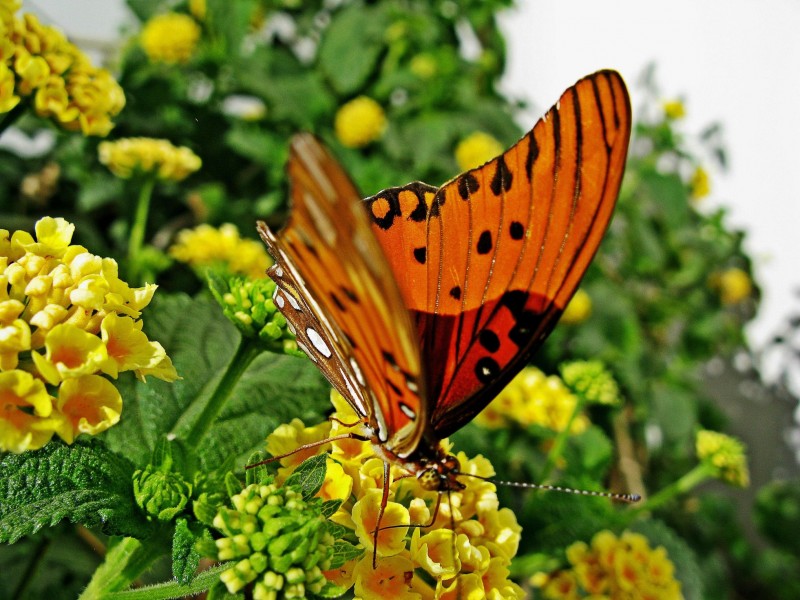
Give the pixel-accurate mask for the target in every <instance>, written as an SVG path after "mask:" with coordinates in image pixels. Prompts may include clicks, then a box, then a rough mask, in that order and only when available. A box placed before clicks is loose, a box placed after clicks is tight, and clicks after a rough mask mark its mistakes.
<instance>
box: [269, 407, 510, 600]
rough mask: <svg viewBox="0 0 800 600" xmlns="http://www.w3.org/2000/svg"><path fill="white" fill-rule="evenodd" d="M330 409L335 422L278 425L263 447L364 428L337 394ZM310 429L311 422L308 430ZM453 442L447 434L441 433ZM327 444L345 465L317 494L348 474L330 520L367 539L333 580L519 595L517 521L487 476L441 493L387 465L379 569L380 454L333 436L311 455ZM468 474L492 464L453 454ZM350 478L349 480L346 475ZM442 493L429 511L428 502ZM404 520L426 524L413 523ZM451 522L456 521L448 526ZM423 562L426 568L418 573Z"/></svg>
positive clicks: (371, 594) (394, 588) (387, 590)
mask: <svg viewBox="0 0 800 600" xmlns="http://www.w3.org/2000/svg"><path fill="white" fill-rule="evenodd" d="M331 399H332V400H333V404H334V407H335V409H336V412H335V413H334V414H333V416H332V421H331V422H332V425H330V424H329V423H328V422H325V423H322V424H320V425H317V426H316V427H312V428H306V427H305V426H304V425H303V423H302V421H299V420H297V419H296V420H294V421H293V422H292V424H291V426H285V425H284V426H281V427H280V428H279V429H278V430H276V432H275V433H274V434H273V435H271V436H270V438H269V439H268V448H269V451H270V452H271V453H272V454H273V456H275V455H280V454H284V453H286V452H290V451H291V450H292V449H293V448H292V446H294V447H295V448H296V447H298V446H299V445H302V443H308V442H309V441H316V440H319V439H325V438H326V437H329V436H333V435H342V434H347V433H363V429H362V424H361V421H360V420H359V418H358V417H357V415H356V414H355V413H354V411H353V410H352V408H351V407H350V406H349V405H348V404H347V403H346V402H345V401H344V399H343V398H342V397H341V395H339V394H338V393H336V392H334V393H332V394H331ZM309 430H310V431H309ZM442 445H443V447H444V448H445V449H446V450H447V451H449V444H448V443H447V441H444V442H442ZM323 452H330V457H331V458H330V459H329V461H328V465H329V471H330V467H331V464H332V463H333V464H337V463H338V465H340V466H341V471H340V470H339V469H338V468H335V471H334V472H333V473H331V472H329V473H328V474H327V475H326V485H325V486H323V490H324V489H326V487H327V486H328V485H334V484H328V483H327V480H328V479H329V478H330V479H332V480H333V481H337V480H338V481H339V482H340V483H339V484H338V485H340V486H341V489H339V490H338V491H336V492H330V491H326V492H324V495H323V497H327V496H328V495H332V496H334V497H340V498H341V497H342V496H343V495H344V494H345V492H346V491H347V487H348V486H349V484H350V481H352V492H350V493H349V494H348V498H347V499H346V500H345V502H344V503H343V504H342V506H341V508H340V510H339V512H337V514H336V515H334V519H333V520H334V521H335V522H336V523H339V524H341V525H343V526H344V527H347V528H349V529H352V530H353V532H354V533H355V535H356V536H357V537H358V539H359V541H360V542H361V545H362V546H363V547H364V549H365V551H364V555H363V556H362V557H361V558H360V559H358V560H354V561H351V563H353V564H355V566H353V564H350V563H348V564H346V565H344V566H343V567H342V568H341V569H337V570H335V571H334V572H332V573H326V574H325V575H326V577H328V578H329V579H331V580H332V581H334V580H335V581H337V583H342V584H343V585H349V584H350V583H351V582H353V581H355V594H356V597H362V598H379V597H391V598H395V597H401V598H402V597H407V598H426V599H428V598H453V599H454V600H455V599H456V598H484V597H486V598H495V599H499V598H523V597H524V593H523V591H522V589H521V588H520V587H519V586H517V585H516V584H514V583H513V582H511V581H510V580H509V579H508V566H509V564H510V562H511V559H512V557H513V556H514V555H515V554H516V551H517V547H518V545H519V541H520V535H521V528H520V526H519V525H518V524H517V522H516V517H515V516H514V513H513V512H512V511H511V510H508V509H500V508H499V502H498V499H497V493H496V489H495V486H494V484H493V483H491V482H488V481H483V480H481V479H477V478H473V477H467V476H464V477H463V478H461V479H460V481H461V482H462V483H463V484H464V485H465V489H464V490H463V491H457V492H451V493H449V494H447V495H442V496H441V498H440V497H439V496H438V494H436V493H435V492H430V491H426V490H424V489H423V488H422V486H421V485H420V484H419V482H418V481H417V479H416V478H415V477H408V476H407V475H408V474H407V473H406V472H405V471H404V469H402V468H401V467H399V466H397V465H392V466H391V477H392V481H391V485H390V486H389V490H388V494H389V496H388V501H387V503H386V507H385V512H384V514H383V517H382V519H381V522H380V527H381V529H380V531H379V535H378V544H377V555H378V556H379V558H378V561H377V569H373V567H372V552H373V547H374V531H375V527H376V524H377V521H378V514H379V512H380V507H381V502H382V497H383V472H384V462H383V461H382V460H381V459H380V458H378V457H377V456H376V455H375V451H374V450H373V449H372V447H371V445H370V444H369V443H368V442H361V441H358V440H353V439H342V440H333V441H331V442H330V443H329V444H325V445H324V446H321V447H316V448H314V449H309V450H307V451H305V452H304V453H303V458H305V457H306V456H307V455H308V454H318V453H323ZM456 458H457V460H458V461H459V463H460V465H461V468H460V471H461V472H462V473H465V474H473V475H479V476H482V477H491V476H492V475H494V468H493V467H492V465H491V463H490V462H489V461H488V460H486V459H485V458H483V457H480V456H478V457H475V458H469V457H467V456H466V455H465V454H464V453H458V454H457V455H456ZM290 461H291V463H292V464H291V465H290V466H289V467H284V468H282V469H281V470H279V476H278V479H280V478H281V477H284V478H285V477H286V476H287V475H288V473H287V472H286V471H288V470H290V469H294V468H295V467H296V466H297V462H298V461H296V460H295V459H294V455H292V456H289V457H286V458H284V459H282V461H281V462H282V463H284V464H289V462H290ZM342 480H350V481H342ZM437 502H439V507H438V513H437V514H436V518H435V520H434V519H433V517H434V507H435V505H436V503H437ZM410 525H426V526H427V527H413V531H412V533H411V535H409V533H408V530H409V526H410ZM454 525H455V527H453V526H454ZM422 571H425V572H426V573H427V575H425V576H424V577H420V576H419V573H421V572H422Z"/></svg>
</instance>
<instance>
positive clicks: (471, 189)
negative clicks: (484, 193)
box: [456, 173, 480, 200]
mask: <svg viewBox="0 0 800 600" xmlns="http://www.w3.org/2000/svg"><path fill="white" fill-rule="evenodd" d="M456 187H457V188H458V195H459V196H461V199H462V200H469V196H470V194H474V193H475V192H477V191H478V189H480V184H479V183H478V180H477V179H475V176H474V175H473V174H472V173H464V174H463V175H462V176H461V177H459V178H458V182H457V184H456Z"/></svg>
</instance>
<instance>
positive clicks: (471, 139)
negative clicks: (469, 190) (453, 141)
mask: <svg viewBox="0 0 800 600" xmlns="http://www.w3.org/2000/svg"><path fill="white" fill-rule="evenodd" d="M503 150H504V148H503V145H502V144H501V143H500V142H499V141H497V140H496V139H495V138H493V137H492V136H491V135H489V134H488V133H484V132H483V131H476V132H475V133H471V134H470V135H468V136H467V137H465V138H464V139H463V140H461V141H460V142H459V143H458V146H456V151H455V154H456V162H457V163H458V167H459V169H461V170H462V171H468V170H469V169H474V168H476V167H480V166H481V165H482V164H483V163H485V162H488V161H490V160H492V159H493V158H494V157H495V156H498V155H499V154H500V153H502V152H503Z"/></svg>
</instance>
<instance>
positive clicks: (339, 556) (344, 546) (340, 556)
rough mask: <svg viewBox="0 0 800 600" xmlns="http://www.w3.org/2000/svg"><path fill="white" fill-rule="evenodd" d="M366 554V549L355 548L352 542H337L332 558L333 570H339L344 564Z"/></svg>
mask: <svg viewBox="0 0 800 600" xmlns="http://www.w3.org/2000/svg"><path fill="white" fill-rule="evenodd" d="M362 554H364V549H363V548H360V547H358V546H354V545H353V544H351V543H350V542H345V541H344V540H336V542H335V543H334V545H333V556H332V557H331V566H330V568H331V569H338V568H339V567H341V566H342V565H343V564H344V563H346V562H349V561H351V560H353V559H355V558H359V557H360V556H361V555H362Z"/></svg>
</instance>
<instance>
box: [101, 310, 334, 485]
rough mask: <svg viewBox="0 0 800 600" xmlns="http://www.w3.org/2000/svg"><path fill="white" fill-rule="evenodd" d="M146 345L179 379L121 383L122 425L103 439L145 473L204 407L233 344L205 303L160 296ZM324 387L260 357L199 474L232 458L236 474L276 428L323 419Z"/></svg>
mask: <svg viewBox="0 0 800 600" xmlns="http://www.w3.org/2000/svg"><path fill="white" fill-rule="evenodd" d="M143 320H144V322H145V325H144V329H145V331H146V332H147V334H148V336H149V337H150V339H153V340H157V341H159V342H161V344H162V345H163V346H164V347H165V348H166V350H167V353H168V354H169V356H170V357H171V358H172V360H173V363H174V364H175V368H176V369H177V371H178V373H179V374H180V375H181V377H182V378H183V379H181V380H180V381H176V382H174V383H166V382H163V381H160V380H155V379H152V378H151V379H150V380H148V382H147V383H146V384H144V383H141V382H139V381H136V380H134V379H133V378H132V377H125V378H123V377H120V379H119V381H118V387H119V388H120V392H121V393H122V397H123V399H124V401H125V407H124V410H123V416H122V422H121V423H120V424H119V425H117V426H116V427H114V428H112V429H110V430H109V431H108V432H106V434H105V435H106V438H105V439H106V440H107V442H108V445H109V447H110V448H111V449H113V450H116V451H117V452H119V453H120V454H125V455H126V456H127V457H128V458H130V459H131V460H133V461H134V462H136V463H137V464H141V465H144V464H146V463H147V462H149V460H150V455H151V452H152V450H153V448H154V447H155V445H156V442H157V441H158V440H159V439H160V438H161V437H162V436H166V435H174V436H177V437H178V438H181V437H182V435H184V434H185V433H186V432H187V430H188V429H189V427H190V426H191V424H192V423H193V419H194V418H196V416H197V414H198V413H199V411H201V410H202V408H203V407H204V406H205V404H206V403H207V402H208V400H209V398H210V396H211V394H212V392H213V391H214V389H215V388H216V386H217V384H218V383H219V380H220V379H221V377H222V375H223V373H224V372H225V370H226V369H227V368H228V363H229V362H230V360H231V358H232V357H233V355H234V352H235V350H236V345H237V343H238V341H239V333H238V331H237V330H236V328H235V327H234V326H233V324H231V323H230V322H229V321H228V320H227V319H225V317H224V316H223V315H222V311H221V310H220V308H219V306H218V305H217V304H216V303H215V302H214V301H213V300H211V299H209V298H207V297H204V298H197V299H192V298H189V297H188V296H185V295H182V294H178V295H172V296H169V295H161V297H160V298H157V301H154V302H153V304H152V305H151V306H150V307H148V309H147V311H146V312H145V315H144V317H143ZM329 394H330V387H329V386H328V384H327V382H325V380H324V379H323V378H322V376H321V375H320V374H319V372H318V371H317V369H316V368H315V367H314V366H313V364H312V363H311V362H310V361H308V360H305V359H300V358H294V357H288V356H277V355H274V354H269V353H266V352H265V353H263V354H261V355H260V356H258V357H257V358H256V359H255V360H254V361H253V363H252V364H251V365H250V367H249V368H248V369H247V370H246V371H245V372H244V374H243V375H242V377H241V379H239V381H238V382H237V384H236V385H235V386H234V388H233V390H232V392H231V395H230V397H229V398H228V399H227V404H226V405H225V406H224V408H223V409H222V411H221V413H220V415H219V417H218V418H217V421H216V422H215V423H214V424H213V426H212V428H211V430H210V431H209V433H208V434H207V435H206V436H205V437H204V438H203V440H202V442H201V444H200V447H199V448H198V449H197V452H198V455H199V456H198V457H199V460H200V468H201V469H203V470H206V471H208V470H212V469H214V468H215V467H218V466H219V465H221V464H222V463H224V462H225V461H226V460H228V459H229V458H231V457H235V459H236V463H237V464H238V465H239V466H243V465H244V463H245V460H246V458H247V456H248V455H249V454H250V453H251V452H253V451H254V450H257V449H260V448H262V447H263V442H264V438H265V436H266V435H267V434H269V433H270V432H271V431H272V430H273V429H275V428H276V427H277V426H278V425H280V424H281V423H286V422H289V421H291V419H292V418H294V417H299V418H301V419H303V420H304V421H306V422H317V421H322V420H323V419H324V416H323V412H324V411H325V410H327V409H328V407H329V400H328V398H329Z"/></svg>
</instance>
